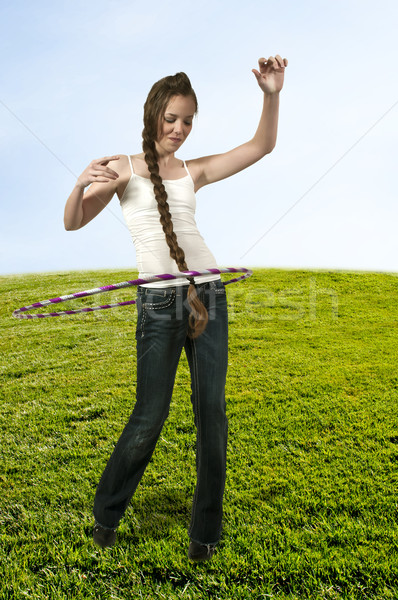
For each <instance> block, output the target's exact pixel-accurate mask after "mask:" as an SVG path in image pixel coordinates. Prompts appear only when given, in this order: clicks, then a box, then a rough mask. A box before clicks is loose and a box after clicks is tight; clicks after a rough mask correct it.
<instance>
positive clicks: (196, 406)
mask: <svg viewBox="0 0 398 600" xmlns="http://www.w3.org/2000/svg"><path fill="white" fill-rule="evenodd" d="M191 348H192V366H193V384H194V385H193V388H194V389H193V407H194V413H195V416H196V423H197V425H196V428H197V439H198V443H197V444H196V454H197V462H198V465H197V473H196V487H195V494H194V497H193V501H192V518H191V523H192V524H193V522H194V520H195V516H196V504H197V499H198V474H199V471H200V465H201V452H200V448H201V442H202V427H201V422H200V411H199V378H198V360H197V354H196V344H195V340H191ZM191 530H192V528H191Z"/></svg>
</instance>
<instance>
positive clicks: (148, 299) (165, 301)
mask: <svg viewBox="0 0 398 600" xmlns="http://www.w3.org/2000/svg"><path fill="white" fill-rule="evenodd" d="M175 297H176V293H175V290H174V289H172V290H167V289H165V290H154V291H152V290H151V291H150V292H146V293H145V295H144V296H143V297H142V298H141V300H142V307H143V309H145V310H162V309H163V308H169V307H170V306H171V305H172V304H173V302H174V301H175Z"/></svg>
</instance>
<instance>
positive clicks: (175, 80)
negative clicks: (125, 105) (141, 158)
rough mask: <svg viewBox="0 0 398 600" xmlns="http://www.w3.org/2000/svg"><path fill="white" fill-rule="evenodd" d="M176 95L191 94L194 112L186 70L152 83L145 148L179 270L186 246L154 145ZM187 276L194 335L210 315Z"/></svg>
mask: <svg viewBox="0 0 398 600" xmlns="http://www.w3.org/2000/svg"><path fill="white" fill-rule="evenodd" d="M177 95H181V96H191V97H192V98H193V100H194V102H195V106H196V110H195V114H196V113H197V111H198V101H197V98H196V95H195V92H194V91H193V89H192V86H191V82H190V80H189V78H188V76H187V75H186V74H185V73H176V75H170V76H168V77H164V78H163V79H161V80H160V81H157V82H156V83H155V84H154V85H153V86H152V88H151V90H150V92H149V94H148V97H147V99H146V102H145V104H144V129H143V132H142V138H143V141H142V149H143V151H144V155H145V162H146V164H147V165H148V170H149V172H150V175H151V177H150V179H151V181H152V183H153V190H154V193H155V198H156V201H157V205H158V210H159V214H160V223H161V225H162V228H163V231H164V234H165V236H166V242H167V245H168V247H169V249H170V256H171V258H172V259H173V260H175V261H176V263H177V266H178V269H179V270H180V271H189V269H188V266H187V263H186V262H185V253H184V250H183V249H182V248H181V247H180V246H179V245H178V241H177V236H176V234H175V232H174V229H173V221H172V220H171V214H170V208H169V204H168V202H167V192H166V189H165V187H164V185H163V181H162V178H161V177H160V175H159V164H158V159H159V157H158V153H157V151H156V145H155V141H156V140H157V139H158V133H159V123H160V122H161V121H162V120H163V117H164V113H165V111H166V107H167V105H168V103H169V102H170V100H171V99H172V98H173V96H177ZM187 279H189V281H190V285H189V288H188V294H187V299H188V304H189V307H190V310H191V312H190V315H189V329H188V336H189V337H190V338H192V339H194V338H197V337H198V336H199V335H200V334H201V333H202V332H203V331H204V330H205V328H206V325H207V322H208V319H209V315H208V313H207V310H206V307H205V306H204V305H203V303H202V302H201V301H200V300H199V298H198V295H197V293H196V288H195V283H194V279H193V278H192V277H187Z"/></svg>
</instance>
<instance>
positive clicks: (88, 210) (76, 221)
mask: <svg viewBox="0 0 398 600" xmlns="http://www.w3.org/2000/svg"><path fill="white" fill-rule="evenodd" d="M118 159H119V157H118V156H105V157H104V158H99V159H95V160H93V161H92V162H91V163H90V164H89V166H88V167H87V168H86V169H85V170H84V171H83V173H82V174H81V175H80V176H79V177H78V179H77V182H76V185H75V187H74V188H73V190H72V193H71V195H70V196H69V198H68V199H67V201H66V205H65V212H64V225H65V229H66V230H67V231H74V230H76V229H80V228H81V227H84V225H87V223H89V222H90V221H91V220H92V219H94V217H96V216H97V215H98V214H99V213H100V212H101V211H102V210H103V209H104V208H105V206H106V205H107V204H109V202H110V201H111V200H112V198H113V196H114V194H115V192H116V189H117V178H118V177H119V175H118V173H116V171H114V170H113V169H111V168H109V167H107V164H108V163H109V162H110V161H111V160H118ZM90 183H91V186H90V189H89V190H87V192H86V193H84V189H85V188H86V187H87V186H88V185H90Z"/></svg>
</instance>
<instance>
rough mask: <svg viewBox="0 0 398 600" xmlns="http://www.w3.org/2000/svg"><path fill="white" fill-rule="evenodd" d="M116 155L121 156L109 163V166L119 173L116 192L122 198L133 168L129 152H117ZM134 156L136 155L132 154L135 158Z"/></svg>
mask: <svg viewBox="0 0 398 600" xmlns="http://www.w3.org/2000/svg"><path fill="white" fill-rule="evenodd" d="M116 156H119V157H120V158H119V160H115V161H112V163H109V166H110V168H111V169H113V170H114V171H116V173H117V174H118V175H119V178H118V180H117V188H116V193H117V195H118V198H119V200H120V199H121V198H122V197H123V194H124V191H125V189H126V187H127V184H128V182H129V181H130V177H131V168H130V162H129V159H128V155H127V154H117V155H116ZM134 156H135V155H131V154H130V157H131V158H134Z"/></svg>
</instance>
